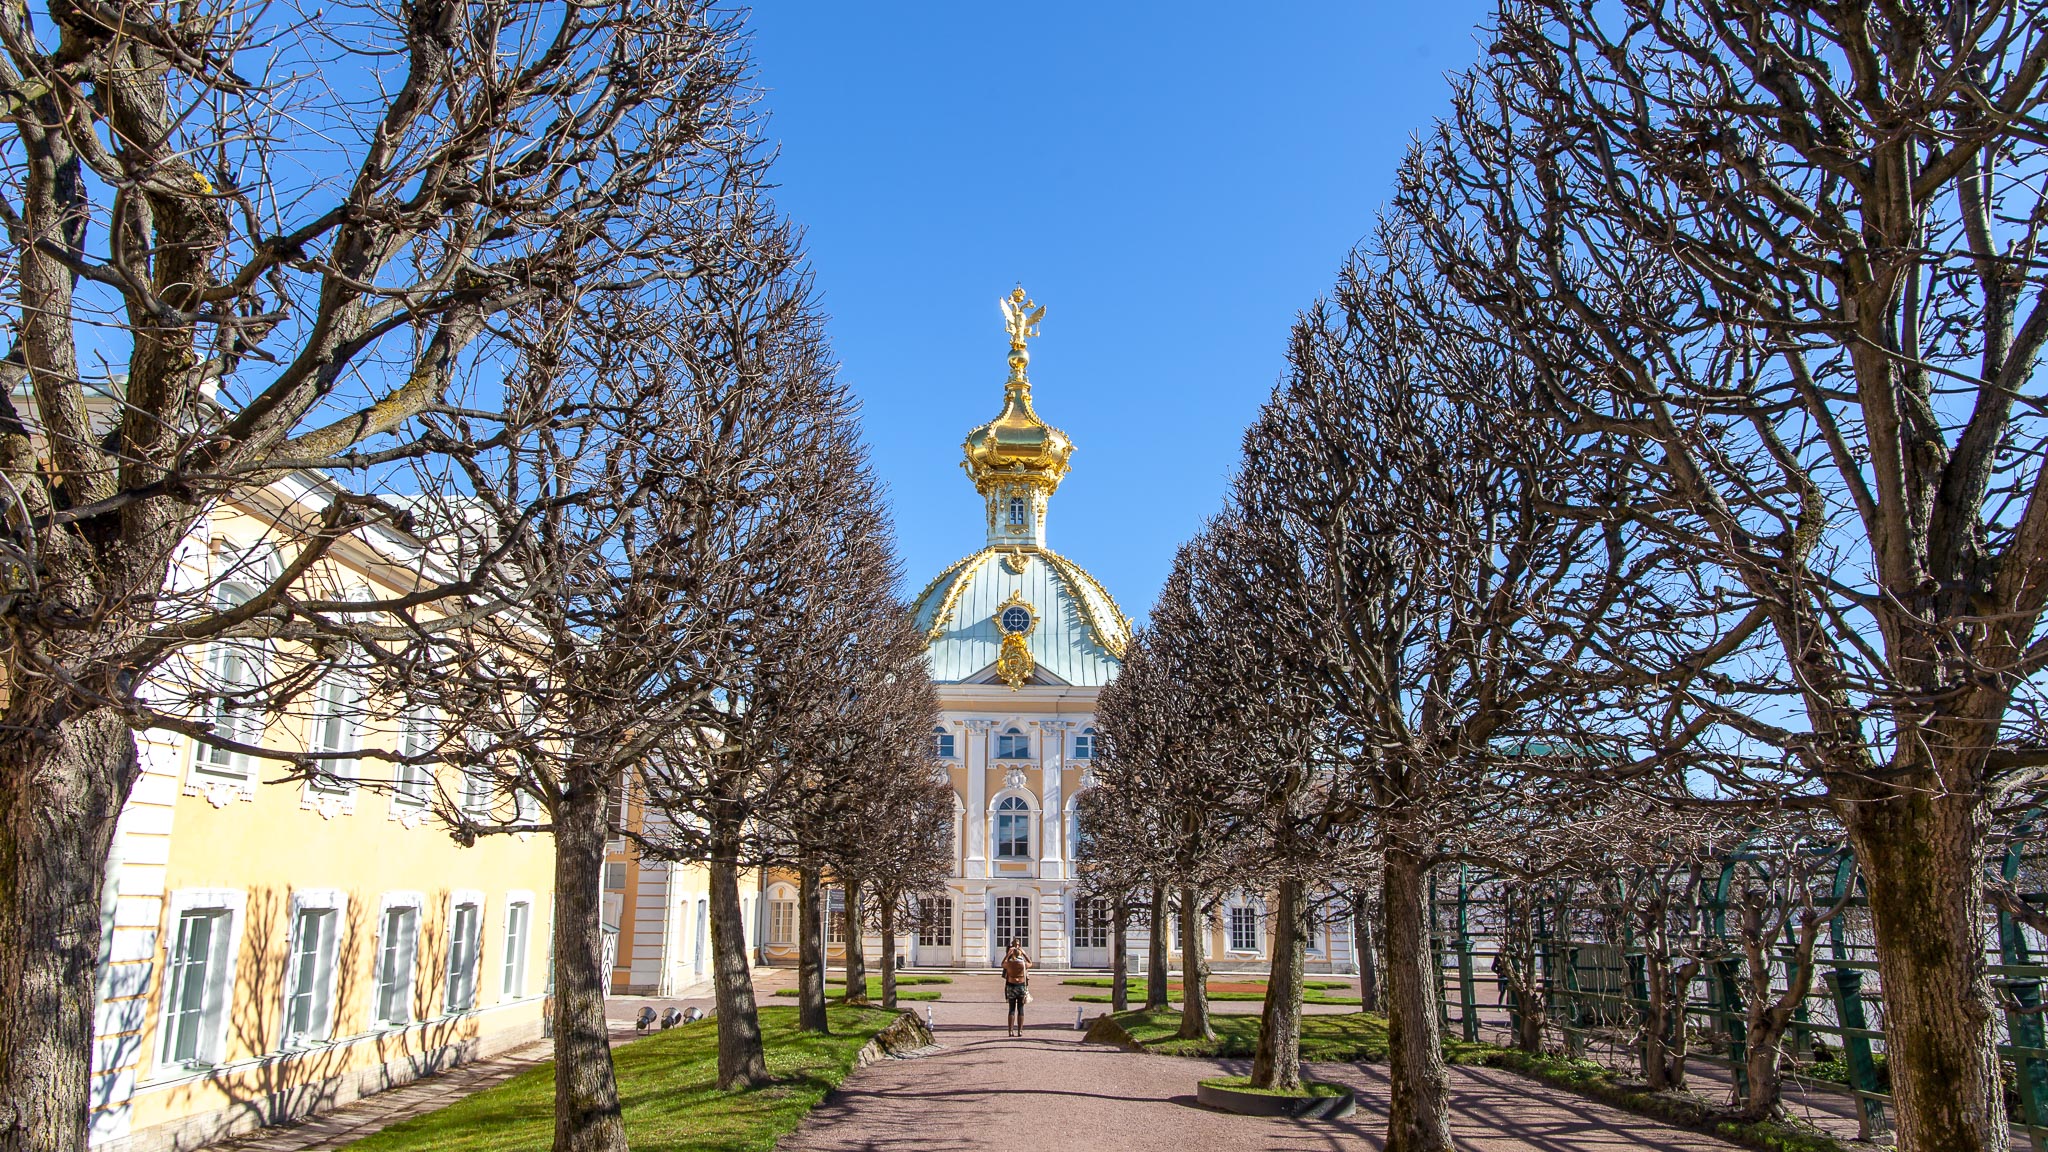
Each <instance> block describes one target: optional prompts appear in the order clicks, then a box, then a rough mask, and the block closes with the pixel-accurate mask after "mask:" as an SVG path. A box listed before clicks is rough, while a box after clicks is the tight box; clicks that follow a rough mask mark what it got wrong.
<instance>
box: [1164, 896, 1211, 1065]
mask: <svg viewBox="0 0 2048 1152" xmlns="http://www.w3.org/2000/svg"><path fill="white" fill-rule="evenodd" d="M1159 986H1160V988H1161V989H1164V988H1165V987H1166V982H1165V981H1164V980H1162V981H1160V982H1159ZM1179 1035H1180V1038H1181V1039H1183V1040H1213V1039H1215V1038H1216V1031H1215V1029H1213V1028H1211V1027H1209V961H1208V960H1207V959H1206V958H1205V957H1204V956H1203V955H1202V901H1201V898H1200V897H1198V896H1197V895H1195V893H1193V892H1183V893H1181V897H1180V1033H1179Z"/></svg>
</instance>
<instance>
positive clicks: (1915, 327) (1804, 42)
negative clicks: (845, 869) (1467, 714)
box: [1402, 0, 2048, 1152]
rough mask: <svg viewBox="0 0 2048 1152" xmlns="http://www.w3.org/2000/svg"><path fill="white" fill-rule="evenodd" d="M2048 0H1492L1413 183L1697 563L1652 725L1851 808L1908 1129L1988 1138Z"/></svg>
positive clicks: (1581, 423) (1767, 784)
mask: <svg viewBox="0 0 2048 1152" xmlns="http://www.w3.org/2000/svg"><path fill="white" fill-rule="evenodd" d="M2043 16H2044V11H2043V8H2042V6H2041V5H2040V4H2039V3H2033V2H2027V3H2012V4H1973V3H1956V4H1942V5H1935V6H1932V7H1916V6H1901V5H1892V4H1880V5H1875V6H1864V5H1849V6H1837V5H1830V4H1822V3H1813V2H1809V0H1756V2H1749V3H1741V4H1733V5H1731V4H1721V3H1708V2H1706V0H1628V2H1625V3H1621V4H1616V5H1605V6H1599V5H1595V6H1587V5H1582V4H1578V3H1574V2H1569V0H1537V2H1535V3H1515V4H1511V5H1503V6H1502V7H1501V9H1500V15H1499V18H1498V20H1497V22H1496V27H1495V29H1494V36H1493V43H1492V55H1491V57H1490V58H1489V60H1488V61H1487V62H1486V63H1485V64H1483V65H1482V66H1481V67H1480V68H1479V69H1478V70H1477V71H1476V72H1475V73H1474V74H1473V75H1472V76H1471V77H1470V78H1469V80H1468V82H1467V84H1466V87H1465V91H1464V93H1463V95H1462V97H1461V99H1460V100H1459V102H1458V105H1457V111H1456V113H1455V115H1454V116H1453V117H1452V118H1451V120H1450V121H1449V122H1448V123H1447V124H1445V125H1444V126H1443V128H1442V130H1441V132H1440V133H1439V134H1438V135H1437V136H1436V137H1435V138H1434V139H1433V140H1431V141H1429V142H1427V143H1426V144H1425V146H1423V147H1422V148H1420V149H1419V150H1418V152H1417V154H1416V155H1415V157H1414V158H1413V161H1412V162H1411V164H1410V165H1409V168H1408V170H1407V173H1406V175H1405V177H1404V180H1403V189H1404V190H1403V193H1402V198H1403V202H1404V204H1405V205H1406V206H1407V208H1408V210H1409V212H1410V214H1411V216H1412V217H1413V218H1414V219H1415V220H1416V221H1417V222H1418V223H1419V224H1420V225H1421V226H1422V227H1424V228H1425V229H1426V231H1427V233H1428V235H1429V236H1430V239H1431V244H1432V247H1433V249H1434V250H1435V254H1436V258H1437V261H1438V263H1439V264H1440V266H1441V267H1442V268H1443V269H1444V270H1445V274H1446V275H1447V276H1449V277H1450V278H1451V279H1453V280H1454V281H1455V282H1456V283H1457V285H1458V288H1459V290H1460V292H1461V293H1462V294H1463V295H1464V296H1465V297H1466V298H1467V299H1468V300H1470V301H1472V302H1473V303H1474V304H1475V305H1477V306H1478V307H1480V308H1482V309H1484V310H1486V311H1488V312H1490V313H1491V314H1492V315H1494V316H1495V317H1496V318H1497V320H1498V323H1499V325H1500V328H1501V329H1502V331H1503V333H1504V334H1506V335H1507V336H1508V337H1509V338H1511V339H1512V340H1513V342H1514V347H1515V349H1516V351H1517V353H1518V355H1519V356H1521V357H1522V358H1523V359H1524V360H1526V361H1527V363H1528V364H1529V365H1530V370H1531V371H1532V372H1533V373H1534V374H1535V376H1536V378H1537V380H1538V382H1539V385H1540V395H1541V397H1542V399H1543V403H1544V406H1545V407H1546V408H1547V409H1548V410H1550V411H1552V412H1554V413H1556V414H1557V416H1558V417H1559V418H1560V419H1561V420H1564V421H1568V422H1570V423H1571V424H1573V425H1574V426H1577V427H1581V428H1595V429H1599V430H1601V431H1603V432H1604V433H1605V434H1607V435H1609V436H1612V437H1615V438H1617V440H1618V441H1621V442H1624V443H1625V444H1626V448H1625V449H1618V450H1619V451H1622V452H1623V454H1625V455H1626V456H1628V457H1630V458H1632V459H1633V460H1634V461H1635V462H1636V465H1637V468H1638V471H1639V479H1640V483H1641V484H1642V486H1643V488H1644V489H1645V494H1644V495H1643V497H1642V498H1640V499H1637V500H1634V501H1632V502H1631V503H1630V504H1629V505H1628V506H1627V507H1626V508H1618V509H1617V510H1616V513H1615V522H1616V525H1617V529H1625V530H1626V531H1629V532H1634V533H1641V534H1643V535H1645V536H1648V537H1651V538H1654V539H1655V540H1657V541H1658V542H1659V544H1660V545H1661V546H1663V547H1667V548H1669V549H1671V550H1672V552H1673V554H1674V556H1675V557H1677V558H1678V559H1677V561H1676V562H1677V563H1678V564H1680V565H1682V566H1684V565H1698V566H1702V567H1704V568H1707V569H1708V570H1710V571H1711V572H1712V573H1713V578H1712V579H1709V580H1708V581H1707V582H1708V583H1711V584H1713V585H1714V587H1713V588H1712V592H1713V593H1714V594H1715V595H1717V596H1719V597H1721V598H1722V600H1721V602H1722V605H1723V609H1724V620H1725V625H1724V627H1725V629H1726V632H1727V634H1728V635H1729V636H1731V637H1734V638H1738V639H1740V640H1741V641H1743V643H1742V644H1741V645H1740V648H1741V649H1742V652H1741V654H1740V655H1741V658H1740V659H1735V658H1726V657H1724V658H1720V659H1702V658H1700V657H1699V656H1697V655H1694V654H1686V655H1682V656H1681V657H1679V658H1678V659H1676V660H1674V661H1671V662H1668V663H1667V664H1665V665H1664V666H1663V667H1660V668H1655V669H1652V670H1651V671H1652V672H1653V673H1654V674H1655V675H1658V676H1661V677H1666V678H1667V681H1666V682H1667V683H1670V684H1674V685H1675V686H1676V688H1675V689H1674V692H1675V699H1674V703H1673V706H1672V707H1673V711H1674V713H1675V714H1676V716H1675V719H1674V721H1673V723H1672V725H1671V728H1672V730H1673V731H1676V732H1677V733H1679V734H1681V735H1683V736H1684V737H1686V738H1687V739H1688V740H1690V741H1693V742H1698V741H1699V740H1703V739H1716V740H1719V741H1721V743H1722V745H1723V747H1724V748H1727V749H1729V750H1731V751H1733V752H1737V753H1739V755H1731V756H1730V757H1729V758H1728V760H1729V764H1730V765H1731V766H1730V767H1728V768H1726V769H1724V775H1725V777H1726V779H1725V781H1724V782H1725V783H1726V785H1727V787H1728V788H1729V789H1730V790H1736V791H1779V790H1791V791H1796V792H1802V793H1804V792H1806V791H1807V790H1809V789H1811V788H1813V787H1814V786H1817V789H1818V791H1820V792H1823V793H1824V794H1825V796H1826V798H1827V800H1828V801H1829V803H1830V804H1831V806H1832V808H1833V811H1834V813H1835V815H1836V816H1837V818H1838V819H1839V820H1840V821H1841V823H1842V825H1843V827H1844V829H1845V830H1846V832H1847V834H1848V837H1849V840H1850V842H1851V843H1852V845H1853V846H1854V848H1855V852H1856V856H1857V859H1858V860H1859V862H1860V863H1861V866H1862V868H1863V876H1864V879H1865V882H1866V883H1867V885H1868V890H1869V898H1870V909H1871V923H1872V930H1873V932H1874V935H1875V940H1876V944H1877V949H1876V952H1877V963H1878V971H1879V975H1880V978H1881V983H1882V995H1883V997H1884V1003H1885V1029H1886V1037H1887V1050H1888V1052H1889V1054H1890V1060H1891V1065H1890V1066H1891V1070H1892V1084H1893V1091H1894V1100H1895V1104H1896V1107H1897V1109H1898V1119H1899V1142H1900V1148H1901V1149H1902V1150H1904V1152H1929V1150H1932V1149H1935V1148H1941V1149H1951V1150H1959V1152H1960V1150H1977V1149H2003V1148H2005V1147H2006V1146H2007V1144H2008V1141H2009V1137H2008V1134H2007V1126H2006V1121H2005V1113H2004V1109H2003V1107H2002V1106H2001V1103H2000V1099H1999V1097H2000V1086H1999V1082H2000V1074H1999V1063H1998V1058H1997V1055H1996V1052H1995V1034H1994V1027H1995V1023H1994V1022H1995V1020H1996V1013H1995V1012H1994V1011H1993V1002H1992V998H1991V994H1990V988H1989V985H1988V983H1987V979H1986V975H1985V966H1984V963H1983V960H1982V958H1981V956H1980V954H1979V953H1980V950H1981V949H1980V943H1979V940H1980V937H1981V932H1982V927H1983V919H1984V911H1985V910H1984V904H1983V896H1982V891H1981V885H1980V884H1979V882H1978V881H1979V875H1980V872H1979V869H1980V867H1981V864H1982V857H1983V852H1984V843H1985V812H1986V806H1987V805H1988V804H1990V803H1992V802H1993V801H1994V800H1995V798H1996V796H1997V795H1998V793H1999V792H2000V790H2001V789H2003V788H2005V787H2008V786H2010V785H2011V784H2012V783H2014V782H2015V781H2018V780H2024V779H2026V778H2029V777H2030V775H2031V774H2032V773H2034V772H2035V771H2037V770H2038V766H2039V765H2040V764H2041V762H2042V761H2043V759H2044V754H2043V752H2042V750H2041V748H2040V747H2039V742H2038V741H2037V740H2035V739H2033V738H2032V736H2031V735H2030V734H2029V732H2027V731H2023V730H2016V729H2014V728H2012V727H2010V726H2009V725H2008V718H2009V715H2010V713H2011V711H2012V708H2013V706H2014V703H2015V701H2016V700H2018V701H2027V700H2031V699H2033V698H2035V697H2036V696H2038V691H2037V684H2038V680H2039V672H2040V669H2041V664H2042V660H2043V659H2044V657H2048V651H2044V648H2043V645H2042V640H2041V628H2040V625H2041V618H2042V611H2043V607H2044V604H2048V579H2044V578H2043V576H2044V572H2048V475H2044V472H2043V469H2042V464H2041V457H2040V453H2039V444H2040V442H2041V439H2042V435H2043V433H2044V430H2048V429H2044V426H2043V424H2042V416H2041V413H2040V410H2039V406H2038V404H2037V403H2036V401H2035V393H2036V392H2037V391H2038V385H2039V379H2038V367H2039V359H2040V354H2041V350H2042V346H2043V341H2044V339H2048V294H2044V290H2048V274H2044V269H2043V265H2042V263H2041V262H2040V260H2039V258H2038V249H2039V242H2040V234H2041V229H2042V227H2043V222H2044V220H2048V212H2044V210H2043V209H2044V207H2048V198H2044V192H2043V190H2042V188H2041V186H2040V181H2039V178H2038V177H2039V169H2040V167H2041V160H2042V144H2041V141H2042V138H2043V136H2042V129H2043V124H2042V120H2041V115H2040V109H2041V102H2042V97H2043V93H2044V87H2043V73H2044V71H2048V20H2044V19H2043ZM1652 735H1653V737H1654V736H1656V735H1661V734H1655V733H1653V734H1652Z"/></svg>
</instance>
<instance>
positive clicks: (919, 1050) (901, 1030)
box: [853, 1012, 939, 1068]
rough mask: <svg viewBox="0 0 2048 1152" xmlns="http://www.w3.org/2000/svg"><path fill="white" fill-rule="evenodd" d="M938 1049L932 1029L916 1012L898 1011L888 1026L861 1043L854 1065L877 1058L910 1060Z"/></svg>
mask: <svg viewBox="0 0 2048 1152" xmlns="http://www.w3.org/2000/svg"><path fill="white" fill-rule="evenodd" d="M938 1050H939V1043H938V1041H937V1040H934V1039H933V1038H932V1030H931V1029H930V1028H927V1027H925V1023H924V1021H923V1020H920V1019H918V1016H917V1013H915V1012H903V1013H900V1014H898V1015H897V1017H896V1019H895V1020H894V1021H892V1022H891V1023H890V1024H889V1026H888V1027H886V1028H884V1029H882V1030H881V1031H880V1032H877V1033H875V1038H874V1039H872V1040H870V1041H868V1042H867V1043H866V1044H863V1045H861V1049H860V1052H859V1053H857V1054H856V1055H855V1056H854V1058H853V1066H854V1067H855V1068H865V1067H867V1066H868V1065H870V1064H873V1063H874V1062H875V1061H877V1060H883V1059H894V1060H909V1059H914V1058H915V1057H918V1056H929V1055H931V1054H932V1053H933V1052H936V1051H938Z"/></svg>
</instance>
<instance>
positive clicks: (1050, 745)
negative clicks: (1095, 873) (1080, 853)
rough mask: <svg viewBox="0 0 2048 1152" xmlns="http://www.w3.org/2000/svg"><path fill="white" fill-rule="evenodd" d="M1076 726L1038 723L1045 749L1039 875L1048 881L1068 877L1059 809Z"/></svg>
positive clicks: (1062, 815) (1063, 822)
mask: <svg viewBox="0 0 2048 1152" xmlns="http://www.w3.org/2000/svg"><path fill="white" fill-rule="evenodd" d="M1073 726H1074V725H1073V722H1072V721H1068V720H1040V721H1038V730H1039V732H1040V733H1041V735H1040V737H1039V747H1040V748H1041V749H1042V754H1041V755H1040V757H1039V765H1040V767H1042V768H1043V769H1044V771H1043V772H1041V773H1040V774H1039V778H1040V783H1039V796H1038V809H1039V812H1040V813H1042V814H1043V819H1042V820H1041V821H1040V823H1041V824H1042V825H1043V827H1041V828H1040V829H1039V831H1038V874H1039V876H1040V877H1042V878H1044V879H1048V880H1058V879H1062V878H1064V877H1065V876H1066V875H1067V874H1068V873H1067V870H1066V868H1065V867H1064V865H1063V861H1064V860H1065V859H1066V852H1065V845H1066V841H1067V814H1066V812H1065V810H1064V809H1063V808H1062V807H1061V806H1060V795H1061V789H1060V773H1061V771H1062V770H1063V769H1064V768H1065V766H1066V761H1067V729H1069V728H1072V727H1073Z"/></svg>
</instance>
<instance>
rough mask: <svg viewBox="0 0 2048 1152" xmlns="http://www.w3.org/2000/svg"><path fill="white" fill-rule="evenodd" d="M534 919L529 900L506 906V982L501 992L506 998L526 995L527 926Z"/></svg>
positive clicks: (517, 997) (511, 998)
mask: <svg viewBox="0 0 2048 1152" xmlns="http://www.w3.org/2000/svg"><path fill="white" fill-rule="evenodd" d="M532 919H533V905H532V904H530V903H528V902H527V901H524V900H521V901H518V902H516V903H512V904H508V905H506V906H505V983H504V986H503V987H502V988H501V989H500V991H499V994H500V995H501V996H502V997H503V998H504V999H506V1000H517V999H519V998H520V997H522V996H524V995H526V928H527V925H528V924H529V923H531V921H532Z"/></svg>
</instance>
